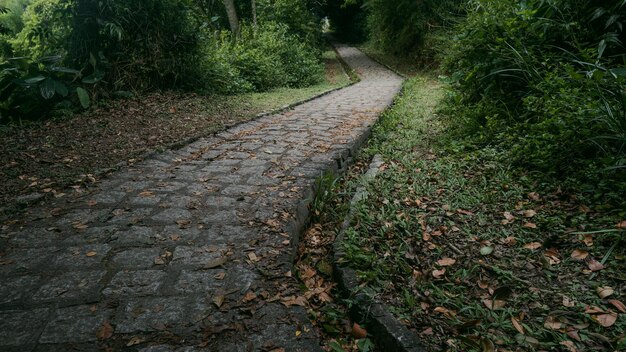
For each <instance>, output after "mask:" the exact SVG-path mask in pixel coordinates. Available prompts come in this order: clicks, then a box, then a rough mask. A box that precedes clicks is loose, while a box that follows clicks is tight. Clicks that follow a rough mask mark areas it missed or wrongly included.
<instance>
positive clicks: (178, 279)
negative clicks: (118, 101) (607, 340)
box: [0, 45, 402, 352]
mask: <svg viewBox="0 0 626 352" xmlns="http://www.w3.org/2000/svg"><path fill="white" fill-rule="evenodd" d="M338 51H339V53H340V55H341V56H342V57H343V58H344V60H345V61H346V62H347V63H348V64H349V65H350V66H351V67H352V68H353V69H355V71H357V73H358V74H359V75H360V76H361V78H362V81H361V82H359V83H357V84H355V85H352V86H350V87H347V88H344V89H342V90H339V91H336V92H333V93H331V94H328V95H326V96H323V97H320V98H318V99H315V100H313V101H310V102H308V103H305V104H303V105H300V106H297V107H295V108H294V109H292V110H290V111H287V112H284V113H279V114H276V115H272V116H267V117H264V118H260V119H258V120H256V121H253V122H249V123H245V124H242V125H239V126H237V127H235V128H231V129H229V130H227V131H224V132H222V133H219V134H217V135H216V136H213V137H209V138H205V139H201V140H199V141H197V142H195V143H193V144H191V145H188V146H186V147H184V148H182V149H180V150H176V151H168V152H164V153H161V154H158V155H156V156H154V157H152V158H150V159H148V160H145V161H142V162H139V163H137V164H135V165H132V166H130V167H128V168H125V169H124V170H122V171H119V172H116V173H114V174H112V175H110V176H109V177H107V178H105V179H103V180H100V181H98V182H96V183H95V184H93V185H88V186H86V187H83V188H82V189H79V190H69V191H67V193H68V195H66V196H65V197H61V198H58V199H55V200H52V201H48V202H46V203H45V204H43V203H42V204H39V205H37V206H33V207H31V208H30V209H29V210H28V212H27V213H26V214H24V215H20V218H19V219H15V220H11V219H5V221H4V225H3V227H2V229H1V231H0V282H1V284H0V350H1V351H69V350H77V351H94V350H107V349H108V350H112V351H117V350H138V351H144V352H147V351H152V352H156V351H272V350H276V349H278V350H280V348H283V349H284V350H285V351H319V350H320V341H319V336H318V335H317V333H316V331H315V329H314V328H313V327H312V326H311V324H310V322H309V320H308V318H307V312H306V310H305V308H303V307H300V306H298V305H293V306H289V307H287V306H286V304H285V303H289V302H290V301H289V299H288V297H290V296H298V295H301V294H302V293H301V292H299V290H300V289H299V286H298V284H297V281H296V280H295V279H294V278H290V277H287V276H285V273H287V272H289V271H290V270H291V260H292V259H293V255H294V249H295V248H296V245H297V241H298V238H297V234H298V232H299V230H300V229H301V227H302V225H303V221H304V218H303V216H304V215H305V214H306V199H307V198H308V197H311V194H312V192H311V186H312V185H313V184H314V180H315V178H316V177H318V176H320V174H322V173H323V172H325V171H327V170H335V171H337V170H340V169H343V168H344V167H345V166H346V165H345V164H346V162H347V161H348V160H349V159H350V157H351V155H352V154H353V153H354V152H355V150H356V148H358V146H359V145H360V143H361V142H362V141H363V139H364V137H365V136H366V134H367V133H368V131H369V128H370V126H371V125H372V124H373V123H374V122H375V120H376V118H377V116H378V115H379V114H380V112H381V111H382V110H383V109H384V108H385V107H387V106H388V105H389V104H390V103H391V102H392V99H393V97H394V96H395V95H396V94H397V93H398V91H399V89H400V86H401V83H402V79H401V78H399V77H398V76H396V75H395V74H394V73H392V72H390V71H388V70H387V69H385V68H383V67H381V66H380V65H378V64H376V63H375V62H373V61H372V60H370V59H368V58H367V57H366V56H365V55H364V54H362V53H361V52H360V51H358V50H356V49H354V48H351V47H346V46H340V45H339V46H338ZM131 118H132V117H131ZM297 332H298V333H297Z"/></svg>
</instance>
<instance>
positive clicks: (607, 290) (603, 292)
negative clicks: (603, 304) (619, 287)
mask: <svg viewBox="0 0 626 352" xmlns="http://www.w3.org/2000/svg"><path fill="white" fill-rule="evenodd" d="M596 292H597V293H598V296H599V297H600V298H602V299H604V298H607V297H609V296H610V295H612V294H613V293H615V290H613V288H612V287H609V286H599V287H598V288H596Z"/></svg>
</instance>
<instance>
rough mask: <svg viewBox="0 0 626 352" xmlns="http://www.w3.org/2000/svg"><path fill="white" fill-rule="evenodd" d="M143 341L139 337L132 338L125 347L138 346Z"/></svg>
mask: <svg viewBox="0 0 626 352" xmlns="http://www.w3.org/2000/svg"><path fill="white" fill-rule="evenodd" d="M144 341H145V340H144V339H142V338H141V337H139V336H134V337H133V338H131V339H130V340H129V341H128V343H127V344H126V347H130V346H135V345H139V344H140V343H142V342H144Z"/></svg>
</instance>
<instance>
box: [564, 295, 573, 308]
mask: <svg viewBox="0 0 626 352" xmlns="http://www.w3.org/2000/svg"><path fill="white" fill-rule="evenodd" d="M575 305H576V303H574V301H572V300H570V299H569V297H566V296H563V307H569V308H571V307H574V306H575Z"/></svg>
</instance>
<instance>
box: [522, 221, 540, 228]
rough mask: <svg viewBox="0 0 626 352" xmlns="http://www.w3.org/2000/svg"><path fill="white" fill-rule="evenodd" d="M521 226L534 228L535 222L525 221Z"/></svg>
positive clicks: (535, 226)
mask: <svg viewBox="0 0 626 352" xmlns="http://www.w3.org/2000/svg"><path fill="white" fill-rule="evenodd" d="M522 226H523V227H525V228H527V229H536V228H537V225H536V224H535V223H532V222H525V223H524V225H522Z"/></svg>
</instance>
